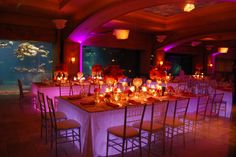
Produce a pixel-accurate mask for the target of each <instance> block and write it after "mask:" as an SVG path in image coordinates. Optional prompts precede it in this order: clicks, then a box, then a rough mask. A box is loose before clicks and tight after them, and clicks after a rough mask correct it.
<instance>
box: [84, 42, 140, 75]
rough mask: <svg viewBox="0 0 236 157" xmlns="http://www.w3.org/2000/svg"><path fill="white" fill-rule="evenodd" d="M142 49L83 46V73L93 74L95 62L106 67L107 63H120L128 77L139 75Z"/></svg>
mask: <svg viewBox="0 0 236 157" xmlns="http://www.w3.org/2000/svg"><path fill="white" fill-rule="evenodd" d="M139 61H140V51H139V50H130V49H118V48H104V47H92V46H84V47H83V73H84V74H85V76H89V75H90V74H91V69H92V66H93V65H94V64H100V65H102V67H103V68H104V67H105V66H106V65H119V66H120V68H122V69H124V70H125V71H124V73H125V75H126V76H128V77H136V76H139V72H140V66H139V65H140V63H139Z"/></svg>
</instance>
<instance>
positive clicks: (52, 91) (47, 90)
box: [31, 82, 233, 118]
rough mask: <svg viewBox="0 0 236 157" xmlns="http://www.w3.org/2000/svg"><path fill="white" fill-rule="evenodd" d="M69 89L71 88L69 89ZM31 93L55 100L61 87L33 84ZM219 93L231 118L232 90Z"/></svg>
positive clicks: (173, 84) (222, 90) (175, 84)
mask: <svg viewBox="0 0 236 157" xmlns="http://www.w3.org/2000/svg"><path fill="white" fill-rule="evenodd" d="M169 85H171V86H173V87H176V86H178V83H170V84H169ZM67 88H68V89H69V86H68V87H67ZM93 88H94V87H92V88H91V91H93ZM31 91H32V93H33V94H35V95H37V91H40V92H42V93H44V94H45V95H47V96H48V97H50V98H52V99H53V100H54V98H55V97H56V96H59V95H60V93H59V87H58V86H55V85H45V84H43V83H40V82H39V83H33V84H32V87H31ZM216 92H217V93H224V97H223V100H224V101H225V102H226V117H227V118H230V116H231V110H232V98H233V94H232V90H229V89H227V88H226V89H224V88H218V89H217V90H216ZM38 105H39V104H38V103H36V106H35V108H39V107H38ZM220 116H225V115H224V113H223V112H220Z"/></svg>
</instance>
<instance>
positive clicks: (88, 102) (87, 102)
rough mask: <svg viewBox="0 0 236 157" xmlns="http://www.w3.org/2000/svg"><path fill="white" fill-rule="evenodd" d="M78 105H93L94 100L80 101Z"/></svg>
mask: <svg viewBox="0 0 236 157" xmlns="http://www.w3.org/2000/svg"><path fill="white" fill-rule="evenodd" d="M80 105H95V102H94V101H81V102H80Z"/></svg>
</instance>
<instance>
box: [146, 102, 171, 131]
mask: <svg viewBox="0 0 236 157" xmlns="http://www.w3.org/2000/svg"><path fill="white" fill-rule="evenodd" d="M168 107H169V101H157V102H154V103H152V110H151V126H150V129H151V130H153V125H154V124H155V123H158V124H161V125H163V126H165V123H166V117H167V111H168Z"/></svg>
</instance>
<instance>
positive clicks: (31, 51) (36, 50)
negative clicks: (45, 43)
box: [15, 42, 49, 60]
mask: <svg viewBox="0 0 236 157" xmlns="http://www.w3.org/2000/svg"><path fill="white" fill-rule="evenodd" d="M48 54H49V51H48V50H45V49H43V47H42V45H41V46H40V47H37V46H35V45H33V44H31V43H29V42H24V43H21V44H19V45H18V48H17V50H15V55H16V57H17V58H18V59H20V60H23V59H24V57H25V56H28V57H34V56H36V55H40V56H41V57H45V58H46V57H47V56H48Z"/></svg>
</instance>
